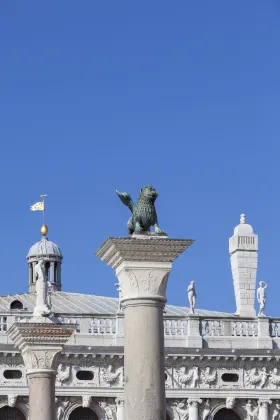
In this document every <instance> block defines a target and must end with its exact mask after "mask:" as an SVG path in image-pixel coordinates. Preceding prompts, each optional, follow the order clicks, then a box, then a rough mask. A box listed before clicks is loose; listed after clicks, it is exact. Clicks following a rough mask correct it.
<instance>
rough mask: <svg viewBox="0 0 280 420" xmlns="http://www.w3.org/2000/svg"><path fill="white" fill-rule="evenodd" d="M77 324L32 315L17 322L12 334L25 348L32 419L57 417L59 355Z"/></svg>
mask: <svg viewBox="0 0 280 420" xmlns="http://www.w3.org/2000/svg"><path fill="white" fill-rule="evenodd" d="M74 331H75V326H73V325H70V324H67V325H65V324H59V323H54V322H52V321H51V320H50V319H49V318H41V317H37V318H32V319H31V321H30V322H25V323H15V324H14V325H13V326H12V327H11V328H10V329H9V331H8V336H9V337H10V338H11V339H12V340H13V342H14V343H15V346H16V347H18V348H19V349H20V351H21V354H22V357H23V360H24V364H25V366H26V375H27V378H28V383H29V419H30V420H38V419H40V420H54V419H55V418H56V411H55V410H56V409H55V407H56V406H55V377H56V373H57V364H58V357H59V355H60V353H61V351H62V349H63V345H64V344H65V343H66V342H67V341H68V339H69V338H70V337H71V335H72V334H73V332H74Z"/></svg>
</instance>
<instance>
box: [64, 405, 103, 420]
mask: <svg viewBox="0 0 280 420" xmlns="http://www.w3.org/2000/svg"><path fill="white" fill-rule="evenodd" d="M77 408H83V406H82V404H78V403H72V404H70V405H69V406H68V407H67V408H66V410H65V412H64V416H63V420H71V414H72V413H73V411H74V410H76V409H77ZM88 409H89V410H91V411H92V412H93V414H95V416H96V419H97V420H108V418H107V416H106V414H105V412H104V411H103V410H102V408H101V407H99V405H98V404H96V403H95V402H92V403H91V404H90V407H89V408H88Z"/></svg>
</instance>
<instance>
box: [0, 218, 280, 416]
mask: <svg viewBox="0 0 280 420" xmlns="http://www.w3.org/2000/svg"><path fill="white" fill-rule="evenodd" d="M229 252H230V259H231V268H232V276H233V285H234V291H235V298H236V308H237V310H236V313H235V314H230V313H221V312H214V311H208V310H200V309H196V308H195V311H194V313H191V311H190V310H189V309H188V308H184V307H176V306H170V305H166V308H165V315H164V334H165V360H166V363H165V383H166V403H167V413H166V418H167V419H168V420H173V419H174V420H186V419H190V420H198V419H201V420H210V419H214V420H223V419H225V420H226V419H229V420H238V419H240V420H245V419H246V420H255V419H261V420H269V419H272V420H278V418H280V403H279V402H278V398H279V400H280V366H279V360H280V353H279V348H280V318H279V319H278V318H274V319H272V318H269V317H267V316H265V315H264V312H265V285H260V287H259V290H258V296H259V300H260V302H261V307H260V314H259V315H258V316H257V315H256V312H255V307H254V303H255V295H256V288H257V286H256V279H257V263H258V255H257V253H258V237H257V235H256V234H255V233H254V232H253V228H252V227H251V226H250V225H249V224H247V223H246V220H245V216H244V215H242V216H241V220H240V224H239V225H238V226H237V227H236V228H235V230H234V234H233V236H232V237H231V238H230V241H229ZM40 257H44V258H45V259H46V260H47V261H48V262H47V266H46V269H47V273H48V280H49V284H50V290H51V292H50V293H49V300H50V301H51V302H50V304H51V306H52V310H53V312H54V314H55V315H56V316H57V317H58V318H59V319H60V320H61V321H63V322H65V323H71V324H72V323H74V324H75V325H76V326H77V328H76V333H75V334H74V336H73V337H72V338H71V339H70V341H69V342H68V344H67V345H66V346H65V348H64V351H63V353H62V354H61V356H60V360H59V366H58V373H57V378H56V404H57V419H58V420H78V419H79V420H124V398H123V386H124V380H125V376H124V368H123V366H124V363H123V361H124V360H123V344H124V316H123V312H122V308H121V305H120V300H119V299H116V298H110V297H99V296H93V295H83V294H79V293H67V292H64V291H62V276H61V264H62V253H61V251H60V249H59V247H58V246H57V245H56V244H54V243H53V242H51V241H49V240H48V239H47V238H46V236H43V237H42V239H41V240H40V241H39V242H38V243H36V244H35V245H33V246H32V247H31V249H30V251H29V253H28V255H27V264H28V288H29V289H28V293H25V294H17V295H9V296H2V297H0V419H1V420H2V419H3V420H24V419H28V413H29V405H28V403H29V399H28V383H27V379H26V370H25V366H24V363H23V360H22V357H21V355H20V353H19V351H18V350H17V349H16V348H15V347H14V345H13V343H12V342H11V341H10V339H9V338H8V337H7V330H8V329H9V328H10V327H11V326H12V325H13V323H14V322H26V321H27V320H28V319H29V318H31V317H32V314H33V310H34V306H35V302H36V294H35V282H36V278H35V265H36V263H37V261H38V258H40ZM136 333H137V332H136Z"/></svg>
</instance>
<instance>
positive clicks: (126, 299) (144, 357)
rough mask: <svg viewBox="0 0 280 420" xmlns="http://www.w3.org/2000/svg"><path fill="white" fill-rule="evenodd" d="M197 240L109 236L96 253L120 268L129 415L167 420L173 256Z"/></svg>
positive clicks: (128, 417)
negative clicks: (166, 328) (166, 318)
mask: <svg viewBox="0 0 280 420" xmlns="http://www.w3.org/2000/svg"><path fill="white" fill-rule="evenodd" d="M192 242H193V241H192V240H171V239H167V237H159V236H153V235H151V234H150V235H134V236H133V237H131V238H109V239H107V240H106V241H105V243H104V244H103V245H102V247H101V248H100V249H99V250H98V251H97V253H96V256H97V257H99V258H100V259H101V260H102V261H105V262H106V263H107V264H108V265H110V266H111V267H112V268H114V269H115V271H116V275H117V277H118V280H119V284H120V290H121V305H122V309H123V311H124V343H125V344H124V372H125V384H124V401H125V403H124V413H125V420H131V419H133V420H143V419H145V420H165V418H166V406H165V377H164V332H163V309H164V305H165V302H166V286H167V281H168V276H169V273H170V270H171V267H172V262H173V261H174V260H175V259H176V258H177V257H178V256H179V255H180V254H181V253H182V252H183V251H184V250H185V249H186V248H187V247H188V246H189V245H191V243H192Z"/></svg>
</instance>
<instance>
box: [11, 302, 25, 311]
mask: <svg viewBox="0 0 280 420" xmlns="http://www.w3.org/2000/svg"><path fill="white" fill-rule="evenodd" d="M10 308H11V309H12V310H14V309H23V304H22V303H21V302H20V301H19V300H14V301H13V302H12V303H11V305H10Z"/></svg>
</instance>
